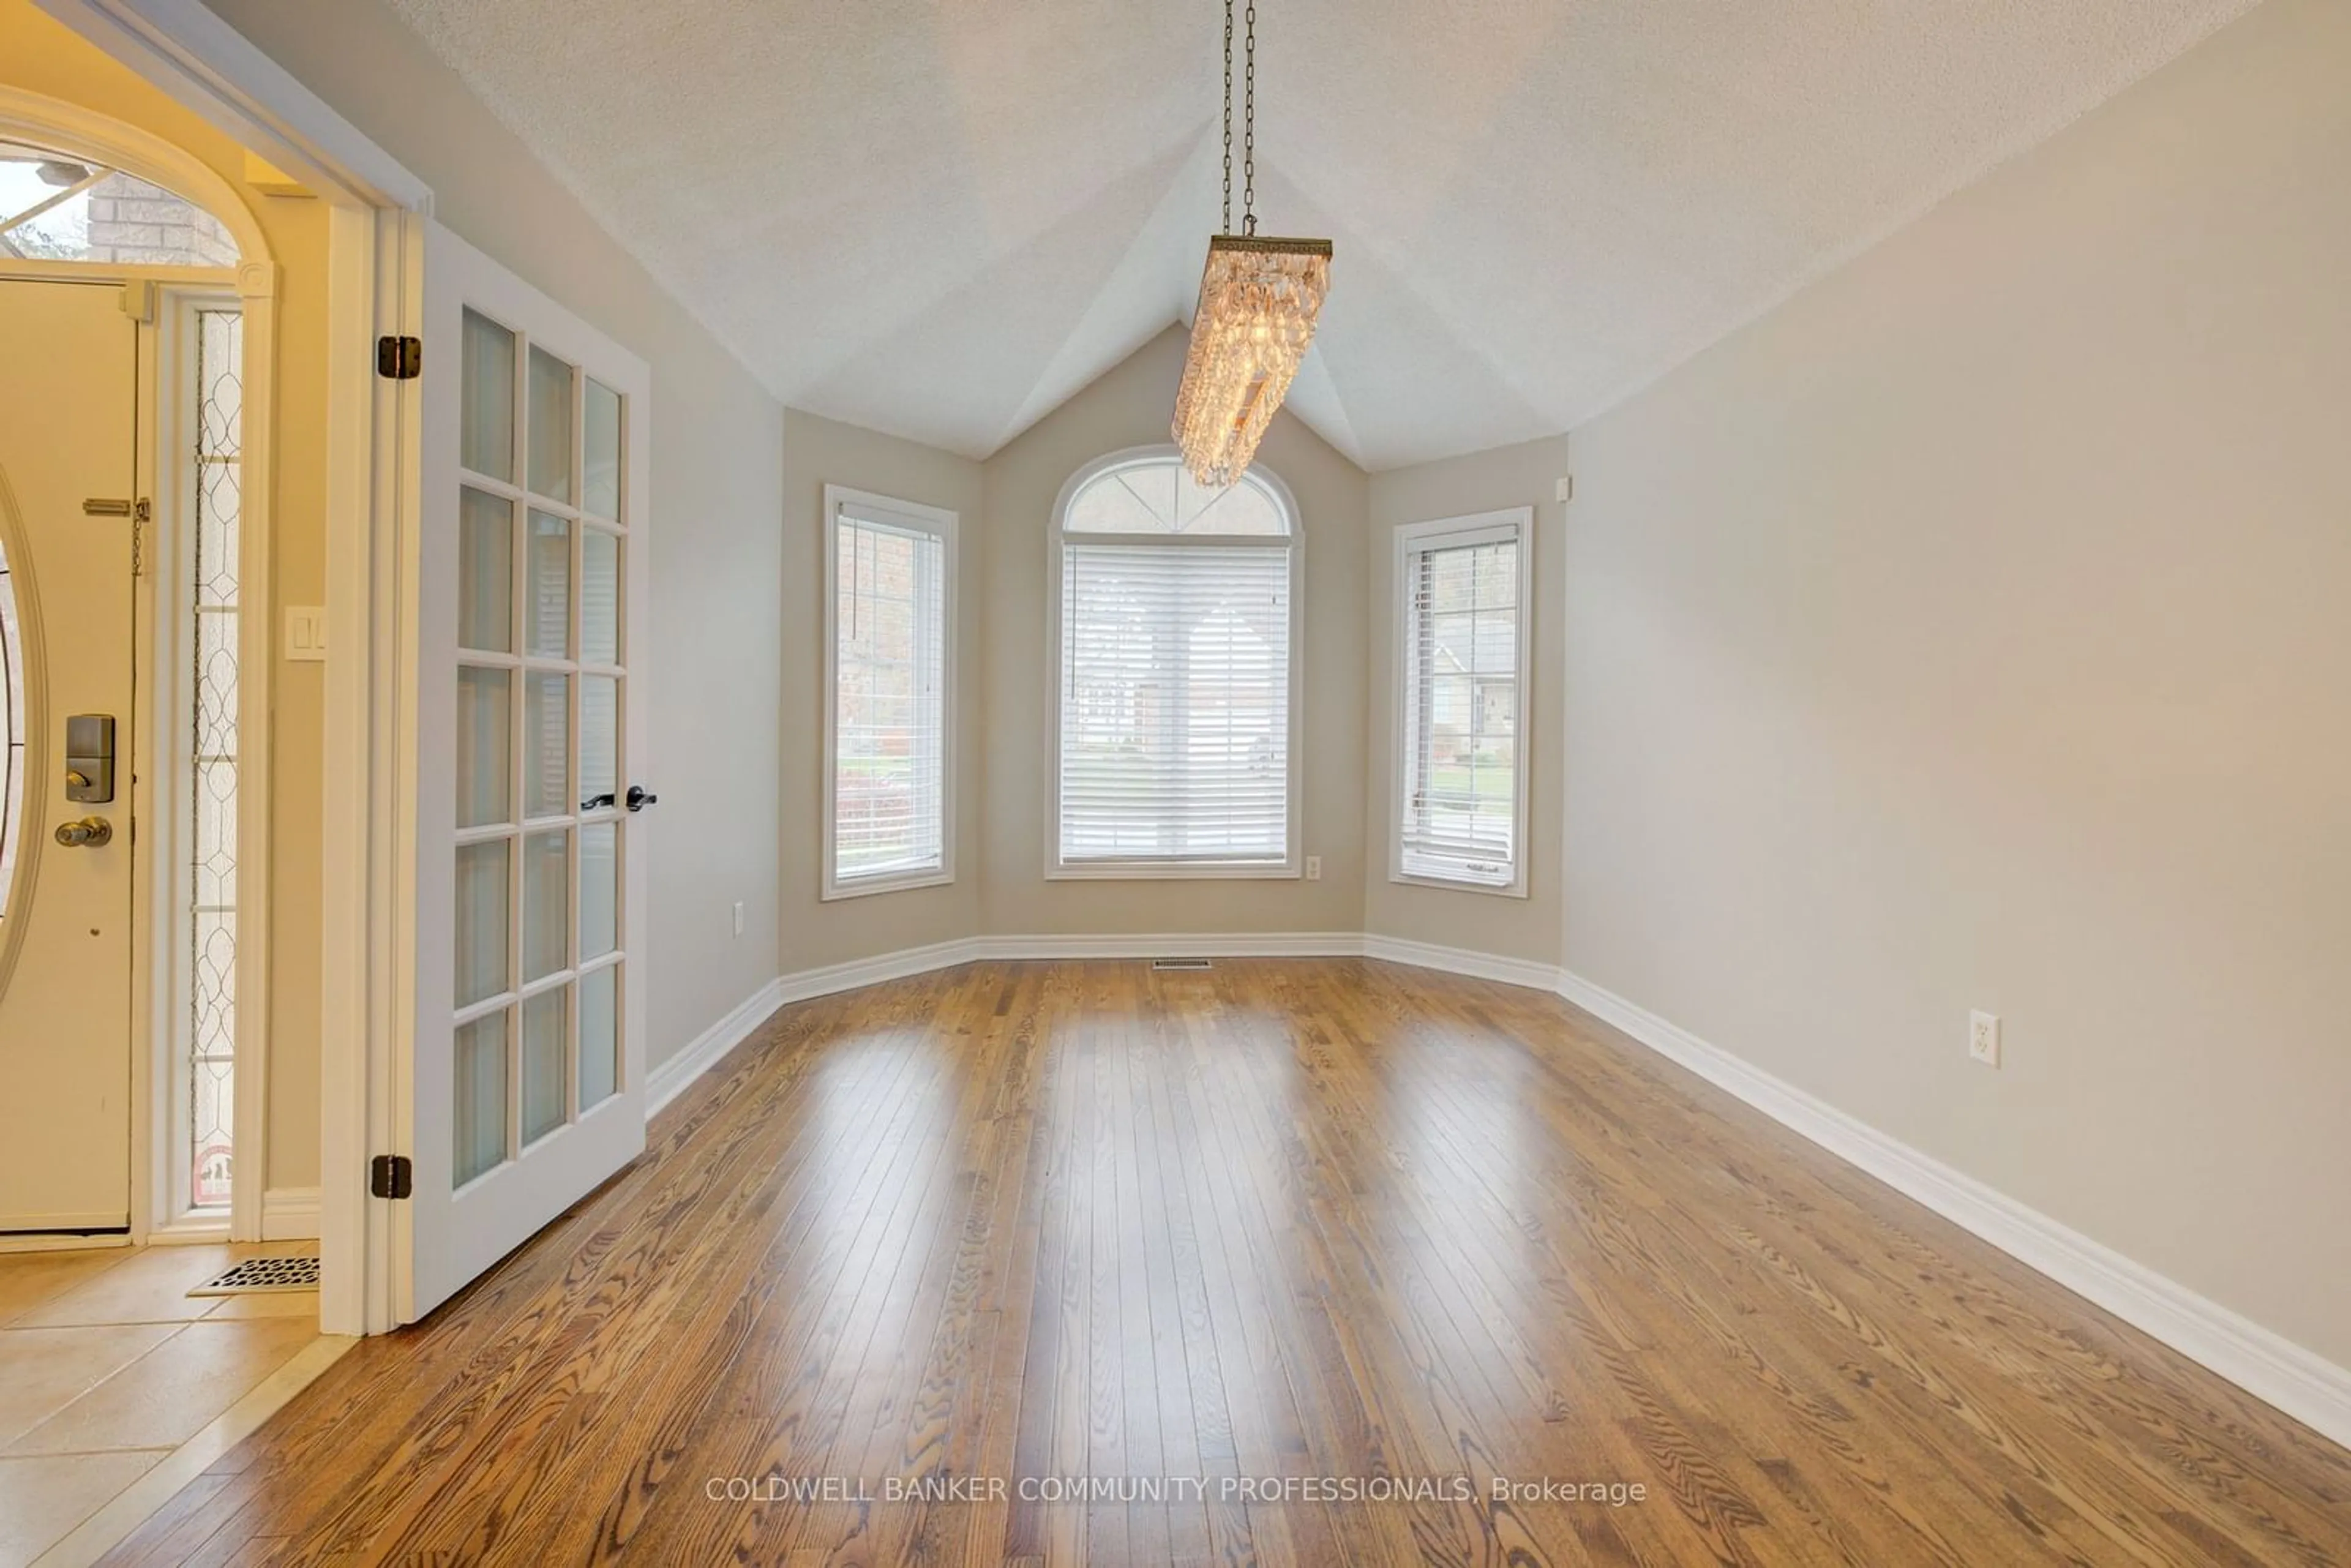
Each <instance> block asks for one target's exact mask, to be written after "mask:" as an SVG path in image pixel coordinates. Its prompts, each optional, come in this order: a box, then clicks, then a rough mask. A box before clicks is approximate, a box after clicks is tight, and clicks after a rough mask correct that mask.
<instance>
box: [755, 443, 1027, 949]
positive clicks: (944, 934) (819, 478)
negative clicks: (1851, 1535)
mask: <svg viewBox="0 0 2351 1568" xmlns="http://www.w3.org/2000/svg"><path fill="white" fill-rule="evenodd" d="M827 485H846V486H851V487H852V488H853V489H859V490H870V491H872V492H873V493H874V494H876V495H881V496H888V497H892V498H893V499H894V500H900V501H915V502H920V503H921V504H922V505H924V506H926V507H945V508H946V510H948V511H950V512H954V513H956V582H955V593H956V602H955V607H954V608H955V616H956V646H955V650H954V658H955V672H954V674H955V685H956V703H955V714H954V721H955V734H956V785H955V816H956V880H955V881H954V882H953V883H949V884H947V885H946V886H944V887H924V888H910V889H906V890H904V891H903V892H897V893H876V894H865V895H862V896H861V897H857V898H841V899H834V900H832V901H831V902H830V903H826V902H822V901H820V899H819V897H818V893H819V890H820V887H821V886H822V884H823V871H824V865H823V860H822V858H821V857H822V851H823V820H824V807H823V802H824V794H823V790H824V704H825V701H826V692H825V685H824V604H823V593H824V487H825V486H827ZM982 503H983V497H982V485H981V478H980V465H978V464H977V463H975V462H973V461H971V460H970V459H969V458H967V457H957V456H956V455H954V454H952V453H947V452H942V451H940V450H938V449H937V448H936V447H932V446H924V445H921V444H917V443H915V442H912V441H903V440H900V439H899V438H898V437H896V436H894V435H883V434H877V433H875V432H873V431H870V430H863V429H860V428H859V427H858V426H856V425H853V424H841V423H837V422H835V421H833V420H830V419H820V418H819V417H818V416H816V415H815V414H812V413H800V412H799V410H798V409H792V410H789V411H787V412H786V413H785V415H784V565H783V584H782V591H783V601H782V602H783V624H784V628H785V631H784V647H783V659H784V691H783V735H784V769H783V778H782V789H781V809H782V817H781V821H780V831H781V832H782V835H783V837H782V843H781V851H782V852H781V855H780V857H779V859H778V868H779V873H780V875H781V877H782V882H783V887H782V898H783V922H782V946H781V950H780V952H781V964H782V971H783V972H784V973H786V974H793V973H797V972H798V971H800V970H803V969H813V968H818V967H822V966H824V965H827V964H838V963H842V962H845V961H847V960H850V959H852V958H867V957H872V956H874V955H876V954H879V953H894V952H896V951H898V950H899V949H900V948H904V947H920V946H926V945H928V944H930V943H933V942H950V941H954V940H956V939H957V938H959V937H964V936H971V935H973V934H974V933H976V932H977V930H978V929H979V835H980V827H981V817H980V800H981V790H982V780H981V778H980V753H979V740H980V734H981V730H982V725H981V723H980V717H981V714H982V712H983V711H984V710H983V706H982V705H983V702H984V699H985V697H986V695H987V694H986V693H985V692H984V691H983V690H982V689H981V687H980V682H979V647H980V636H981V631H980V628H981V626H982V624H983V623H984V622H986V621H987V619H988V616H989V613H990V612H989V607H988V606H987V604H985V603H984V602H983V601H982V598H981V596H982V593H983V592H984V591H985V580H984V577H983V574H982V569H981V551H982V549H983V548H984V546H985V543H986V536H985V531H984V526H983V521H982V518H981V516H980V513H981V507H982Z"/></svg>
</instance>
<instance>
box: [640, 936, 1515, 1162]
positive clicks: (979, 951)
mask: <svg viewBox="0 0 2351 1568" xmlns="http://www.w3.org/2000/svg"><path fill="white" fill-rule="evenodd" d="M1371 940H1374V939H1371V938H1366V937H1365V936H1363V935H1362V934H1361V933H1359V932H1353V931H1260V932H1238V933H1225V934H1215V933H1211V934H1207V935H1201V934H1197V933H1180V932H1169V933H1164V934H1159V935H1148V934H1146V935H1143V936H1092V935H1087V934H1083V933H1080V934H1063V935H1058V936H967V937H962V938H959V939H957V940H956V941H952V942H934V943H932V944H931V945H929V946H925V947H905V948H901V949H900V950H899V951H897V952H895V953H883V954H878V955H876V956H873V957H871V958H857V959H852V960H851V961H850V962H848V963H845V964H827V965H824V966H822V967H819V968H814V969H801V970H799V971H797V972H795V973H793V974H789V975H779V976H778V977H776V978H775V979H772V980H770V981H768V983H767V984H766V985H764V986H762V987H760V988H759V989H758V990H757V991H754V992H753V993H752V994H751V995H750V996H748V997H747V998H744V999H743V1001H742V1002H741V1003H740V1004H738V1005H737V1007H736V1008H735V1009H733V1010H732V1011H730V1012H729V1013H727V1015H726V1017H725V1018H722V1019H719V1020H718V1021H717V1022H716V1023H715V1024H712V1025H711V1026H710V1027H709V1028H708V1029H706V1030H703V1032H702V1034H701V1035H700V1036H699V1037H698V1038H696V1039H695V1040H693V1041H691V1042H690V1043H688V1044H687V1045H686V1047H685V1048H684V1050H682V1051H678V1052H677V1054H676V1055H674V1056H672V1057H671V1058H670V1059H669V1060H668V1061H664V1062H663V1063H662V1064H661V1065H660V1066H658V1067H656V1068H654V1069H653V1071H651V1072H649V1073H647V1074H646V1076H645V1114H646V1115H647V1116H651V1115H653V1113H655V1112H658V1111H660V1110H661V1109H662V1108H663V1107H664V1106H665V1105H667V1104H668V1103H670V1102H671V1101H673V1100H674V1099H676V1098H677V1097H678V1096H679V1095H680V1094H682V1093H684V1092H685V1087H686V1085H687V1084H689V1083H692V1082H694V1081H695V1079H697V1078H699V1077H701V1076H702V1075H703V1074H704V1073H705V1072H707V1071H710V1070H711V1068H713V1067H715V1066H716V1065H717V1063H718V1061H719V1060H720V1059H721V1058H723V1057H724V1056H726V1053H727V1052H728V1051H732V1050H734V1049H735V1048H736V1047H737V1046H738V1045H740V1044H742V1043H743V1041H744V1040H747V1039H748V1038H750V1034H751V1031H752V1030H755V1029H757V1028H758V1027H759V1025H760V1024H762V1023H764V1022H766V1021H767V1019H768V1014H770V1013H772V1012H774V1011H775V1010H776V1009H778V1008H779V1007H782V1006H784V1005H785V1004H786V1003H788V1002H804V1001H808V1000H810V999H811V998H817V997H827V996H831V995H833V994H835V993H836V992H840V991H853V990H856V989H858V988H861V987H864V986H878V985H881V984H883V982H885V981H889V980H903V979H906V978H908V977H912V976H914V975H926V974H929V973H931V972H932V971H934V970H937V969H951V968H954V967H956V965H958V964H972V963H977V962H979V961H981V960H983V959H991V958H994V959H1019V958H1331V957H1357V956H1363V955H1364V952H1365V948H1366V945H1367V942H1369V941H1371ZM1376 940H1378V941H1381V942H1383V943H1386V944H1389V945H1390V946H1392V947H1393V948H1394V949H1395V952H1394V953H1393V954H1378V955H1374V956H1395V957H1396V958H1397V960H1398V961H1399V962H1403V963H1412V964H1419V965H1421V966H1422V967H1427V968H1437V969H1454V970H1456V971H1457V972H1458V973H1461V974H1468V975H1479V976H1481V977H1485V978H1489V979H1494V978H1510V976H1511V975H1515V974H1517V973H1518V972H1519V971H1520V970H1522V969H1531V966H1524V965H1520V964H1519V962H1518V961H1517V960H1515V959H1502V958H1487V957H1485V956H1483V955H1480V954H1475V953H1466V952H1463V951H1461V950H1460V949H1458V948H1450V947H1432V946H1427V945H1426V944H1425V943H1406V942H1401V941H1397V940H1396V939H1394V938H1387V937H1382V938H1377V939H1376ZM1407 948H1409V949H1411V950H1412V952H1413V953H1414V954H1416V955H1417V956H1411V957H1405V956H1403V953H1404V950H1405V949H1407ZM1503 969H1508V970H1510V975H1506V974H1503V973H1501V972H1500V971H1501V970H1503ZM1510 983H1512V984H1516V985H1540V986H1542V987H1544V988H1550V986H1551V984H1552V980H1551V977H1549V976H1548V975H1546V976H1545V977H1544V978H1542V979H1541V980H1530V979H1510Z"/></svg>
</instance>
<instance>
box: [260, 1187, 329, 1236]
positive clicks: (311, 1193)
mask: <svg viewBox="0 0 2351 1568" xmlns="http://www.w3.org/2000/svg"><path fill="white" fill-rule="evenodd" d="M318 1236H319V1189H318V1188H317V1187H315V1186H273V1187H265V1188H263V1189H262V1194H261V1239H263V1240H264V1241H314V1240H316V1239H318Z"/></svg>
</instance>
